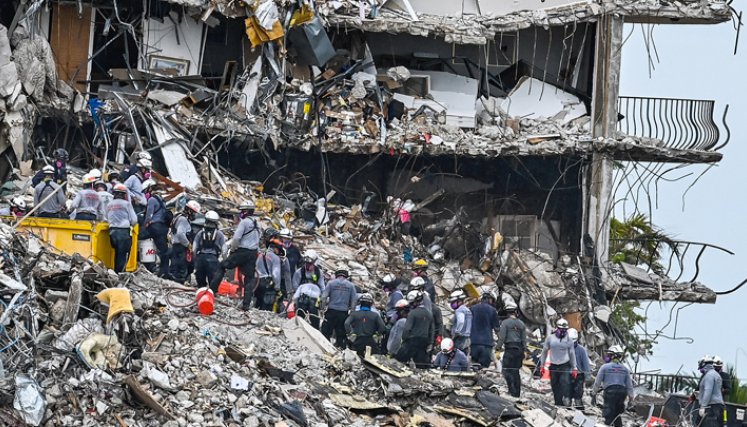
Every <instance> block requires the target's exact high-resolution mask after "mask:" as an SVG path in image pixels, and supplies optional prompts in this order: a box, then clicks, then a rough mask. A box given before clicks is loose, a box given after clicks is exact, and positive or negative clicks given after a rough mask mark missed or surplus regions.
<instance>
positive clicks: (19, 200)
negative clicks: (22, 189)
mask: <svg viewBox="0 0 747 427" xmlns="http://www.w3.org/2000/svg"><path fill="white" fill-rule="evenodd" d="M24 215H26V201H25V200H23V197H19V196H16V197H13V198H12V199H10V206H8V207H7V208H2V209H0V216H14V217H16V218H21V217H23V216H24Z"/></svg>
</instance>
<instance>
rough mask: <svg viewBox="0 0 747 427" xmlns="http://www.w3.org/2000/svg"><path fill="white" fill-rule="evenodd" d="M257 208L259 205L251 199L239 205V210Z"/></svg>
mask: <svg viewBox="0 0 747 427" xmlns="http://www.w3.org/2000/svg"><path fill="white" fill-rule="evenodd" d="M256 208H257V206H256V205H255V204H254V202H253V201H251V200H247V201H245V202H244V203H242V204H241V205H239V210H240V211H253V210H254V209H256Z"/></svg>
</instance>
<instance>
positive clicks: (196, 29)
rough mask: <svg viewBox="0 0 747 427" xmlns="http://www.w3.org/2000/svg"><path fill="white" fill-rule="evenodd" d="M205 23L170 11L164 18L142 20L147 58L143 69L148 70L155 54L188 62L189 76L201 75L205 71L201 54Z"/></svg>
mask: <svg viewBox="0 0 747 427" xmlns="http://www.w3.org/2000/svg"><path fill="white" fill-rule="evenodd" d="M204 27H205V24H203V23H202V21H200V20H196V19H194V18H192V17H190V16H187V15H180V14H179V13H177V12H175V11H171V12H170V13H169V14H168V15H166V16H165V17H164V18H163V22H161V20H159V19H155V18H151V19H146V20H144V21H143V39H144V41H145V46H144V49H145V55H144V56H145V58H144V59H143V61H142V62H141V64H140V68H141V69H142V70H148V69H149V62H150V61H151V58H152V56H153V55H156V56H161V57H166V58H174V59H177V60H186V61H189V66H188V68H187V69H188V71H187V75H195V74H199V73H200V70H202V53H203V39H204V34H203V31H204Z"/></svg>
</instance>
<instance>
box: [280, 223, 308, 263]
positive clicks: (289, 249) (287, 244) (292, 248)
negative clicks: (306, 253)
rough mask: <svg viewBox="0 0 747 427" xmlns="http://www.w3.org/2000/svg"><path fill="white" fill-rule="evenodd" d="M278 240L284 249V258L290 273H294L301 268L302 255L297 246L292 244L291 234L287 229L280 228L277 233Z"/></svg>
mask: <svg viewBox="0 0 747 427" xmlns="http://www.w3.org/2000/svg"><path fill="white" fill-rule="evenodd" d="M279 237H280V240H281V241H282V242H283V247H284V248H285V257H286V258H288V264H289V266H290V269H291V271H293V272H294V271H296V270H297V269H298V267H300V266H301V262H302V261H303V254H301V250H300V249H298V246H296V244H295V243H294V242H293V232H292V231H291V230H290V229H289V228H281V229H280V233H279Z"/></svg>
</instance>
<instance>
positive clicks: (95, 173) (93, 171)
mask: <svg viewBox="0 0 747 427" xmlns="http://www.w3.org/2000/svg"><path fill="white" fill-rule="evenodd" d="M88 174H89V175H91V176H92V177H95V178H96V179H97V180H99V179H101V176H102V174H101V171H100V170H98V169H96V168H94V169H91V170H90V171H88Z"/></svg>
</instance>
